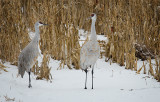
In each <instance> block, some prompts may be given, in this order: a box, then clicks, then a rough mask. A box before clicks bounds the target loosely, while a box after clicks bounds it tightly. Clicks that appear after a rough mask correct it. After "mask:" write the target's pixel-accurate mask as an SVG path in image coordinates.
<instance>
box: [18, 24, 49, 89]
mask: <svg viewBox="0 0 160 102" xmlns="http://www.w3.org/2000/svg"><path fill="white" fill-rule="evenodd" d="M42 25H46V24H43V23H41V22H36V23H35V36H34V38H33V40H32V41H31V42H30V43H29V44H28V45H27V46H26V47H25V48H24V49H23V50H22V52H21V53H20V55H19V57H18V73H19V74H20V75H21V77H22V78H23V76H24V73H25V71H26V72H28V74H29V86H28V87H29V88H30V87H32V86H31V79H30V74H31V68H32V67H33V65H34V64H35V62H36V60H37V57H38V54H39V49H38V44H39V39H40V34H39V26H42Z"/></svg>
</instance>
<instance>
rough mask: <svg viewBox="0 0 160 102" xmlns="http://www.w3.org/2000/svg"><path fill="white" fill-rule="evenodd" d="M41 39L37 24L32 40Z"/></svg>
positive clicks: (37, 41) (36, 41)
mask: <svg viewBox="0 0 160 102" xmlns="http://www.w3.org/2000/svg"><path fill="white" fill-rule="evenodd" d="M39 39H40V34H39V26H36V25H35V36H34V38H33V40H32V42H35V43H39Z"/></svg>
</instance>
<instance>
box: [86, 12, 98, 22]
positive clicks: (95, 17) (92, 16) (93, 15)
mask: <svg viewBox="0 0 160 102" xmlns="http://www.w3.org/2000/svg"><path fill="white" fill-rule="evenodd" d="M87 19H92V20H94V21H96V19H97V16H96V14H95V13H92V14H91V16H90V17H89V18H87Z"/></svg>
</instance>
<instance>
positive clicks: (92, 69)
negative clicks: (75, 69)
mask: <svg viewBox="0 0 160 102" xmlns="http://www.w3.org/2000/svg"><path fill="white" fill-rule="evenodd" d="M93 73H94V72H93V69H92V89H93Z"/></svg>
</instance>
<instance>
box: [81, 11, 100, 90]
mask: <svg viewBox="0 0 160 102" xmlns="http://www.w3.org/2000/svg"><path fill="white" fill-rule="evenodd" d="M96 18H97V16H96V14H95V13H92V14H91V17H90V19H92V24H91V36H90V40H89V41H88V42H87V43H86V44H84V45H83V46H82V48H81V51H80V67H81V69H82V70H84V71H85V72H86V80H85V88H84V89H87V87H86V84H87V72H88V70H87V69H88V68H89V67H90V68H92V89H93V73H94V65H95V63H96V61H97V59H98V57H99V55H100V47H99V43H98V42H97V35H96V30H95V22H96Z"/></svg>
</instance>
